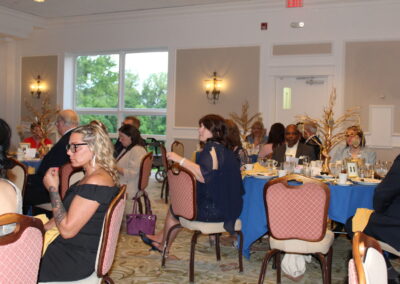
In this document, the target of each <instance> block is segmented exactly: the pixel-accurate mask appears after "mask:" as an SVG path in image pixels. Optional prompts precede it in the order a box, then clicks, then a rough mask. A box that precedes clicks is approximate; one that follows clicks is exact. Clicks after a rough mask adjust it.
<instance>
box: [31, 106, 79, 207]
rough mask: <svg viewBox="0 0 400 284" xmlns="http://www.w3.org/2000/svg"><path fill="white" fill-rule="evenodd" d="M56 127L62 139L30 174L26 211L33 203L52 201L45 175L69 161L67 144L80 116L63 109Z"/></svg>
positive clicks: (58, 116)
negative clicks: (35, 170) (34, 172)
mask: <svg viewBox="0 0 400 284" xmlns="http://www.w3.org/2000/svg"><path fill="white" fill-rule="evenodd" d="M55 124H56V127H57V131H58V133H59V134H60V135H61V136H62V137H61V138H60V140H58V142H57V143H56V144H55V145H54V146H53V147H52V148H51V150H50V151H49V152H48V153H47V154H46V155H45V156H44V157H43V160H42V162H41V164H40V167H39V169H38V170H37V172H36V174H34V175H30V176H28V183H27V186H26V192H25V195H24V213H25V214H26V213H27V210H28V209H29V207H30V206H31V205H37V204H42V203H46V202H50V197H49V193H48V191H47V190H46V188H45V187H44V185H43V177H44V175H45V174H46V172H47V170H48V169H49V168H51V167H60V166H62V165H64V164H65V163H67V162H69V156H68V155H67V150H66V147H67V144H68V143H69V136H70V134H71V130H72V129H74V128H75V127H77V126H78V124H79V116H78V114H77V113H76V112H75V111H73V110H69V109H67V110H62V111H60V113H59V114H58V115H57V119H56V123H55Z"/></svg>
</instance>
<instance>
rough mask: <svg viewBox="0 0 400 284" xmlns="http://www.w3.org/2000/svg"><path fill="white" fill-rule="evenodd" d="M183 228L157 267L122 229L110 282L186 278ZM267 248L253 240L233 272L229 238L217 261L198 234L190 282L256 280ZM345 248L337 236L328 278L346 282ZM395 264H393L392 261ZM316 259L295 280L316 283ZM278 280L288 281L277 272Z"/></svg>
mask: <svg viewBox="0 0 400 284" xmlns="http://www.w3.org/2000/svg"><path fill="white" fill-rule="evenodd" d="M160 188H161V184H159V183H157V182H156V181H155V180H154V179H152V181H151V183H150V185H149V188H148V193H149V195H150V198H151V201H152V209H153V213H154V212H155V213H156V214H157V216H158V220H157V231H158V230H159V229H160V228H162V226H163V223H164V218H165V214H166V211H167V205H166V204H165V203H164V202H163V201H162V200H161V199H160ZM190 238H191V233H190V232H189V231H185V230H184V231H181V233H180V234H179V235H178V237H177V239H176V241H175V242H174V244H173V246H172V250H171V254H172V255H174V256H176V257H177V258H178V259H168V260H167V262H166V267H165V268H161V257H160V254H159V253H157V252H153V251H149V247H148V246H146V245H145V244H143V243H142V241H141V240H140V237H137V236H130V235H127V234H126V230H125V228H122V230H121V234H120V239H119V243H118V247H117V252H116V256H115V261H114V264H113V267H112V269H111V277H112V279H113V280H114V282H115V283H135V284H136V283H137V284H141V283H153V284H156V283H157V284H158V283H189V276H188V268H189V252H190ZM267 248H268V243H267V240H266V239H262V241H260V242H256V243H255V244H253V246H252V255H251V258H250V260H247V259H245V258H244V259H243V264H244V272H243V273H239V270H238V257H237V252H236V250H235V249H234V248H233V247H232V240H231V239H230V238H229V237H228V236H226V237H225V238H224V240H223V244H222V246H221V261H220V262H217V261H216V257H215V249H214V248H213V247H210V242H209V239H208V237H207V236H201V237H199V239H198V243H197V246H196V254H195V282H196V283H243V284H244V283H257V281H258V276H259V272H260V268H261V261H262V259H263V257H264V255H265V251H266V249H267ZM350 249H351V244H350V242H349V241H348V240H347V239H346V237H344V236H340V237H339V238H337V239H336V240H335V242H334V246H333V251H334V254H333V264H332V283H347V261H348V255H349V252H350ZM395 266H396V268H398V267H399V265H398V263H397V262H396V263H395ZM321 279H322V277H321V269H320V265H319V262H318V261H317V260H316V259H313V260H312V262H311V263H308V264H307V271H306V273H305V275H304V277H303V278H302V279H301V280H300V281H299V282H297V283H322V280H321ZM275 280H276V274H275V271H274V270H273V269H272V268H271V264H270V265H269V267H268V269H267V274H266V277H265V281H264V283H276V281H275ZM282 283H294V282H293V281H292V280H290V279H288V278H285V277H282Z"/></svg>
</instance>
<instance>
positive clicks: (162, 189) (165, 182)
mask: <svg viewBox="0 0 400 284" xmlns="http://www.w3.org/2000/svg"><path fill="white" fill-rule="evenodd" d="M166 184H167V178H164V180H163V182H162V185H161V195H160V198H161V199H163V196H164V190H165V185H166Z"/></svg>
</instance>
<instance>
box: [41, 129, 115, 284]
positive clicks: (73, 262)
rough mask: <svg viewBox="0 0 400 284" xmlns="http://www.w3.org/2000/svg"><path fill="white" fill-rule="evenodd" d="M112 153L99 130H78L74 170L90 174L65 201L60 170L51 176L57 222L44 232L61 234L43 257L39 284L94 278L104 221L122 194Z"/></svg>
mask: <svg viewBox="0 0 400 284" xmlns="http://www.w3.org/2000/svg"><path fill="white" fill-rule="evenodd" d="M113 149H114V148H113V146H112V144H111V141H110V139H109V137H108V135H107V134H106V132H105V131H104V130H103V129H102V128H101V127H100V126H97V125H84V126H80V127H78V128H75V129H74V130H73V132H72V134H71V137H70V139H69V144H68V145H67V149H66V151H67V154H68V155H69V157H70V160H71V164H72V166H74V167H82V168H83V169H84V172H85V175H84V177H83V178H82V180H80V181H79V182H78V183H76V184H74V185H72V186H71V187H70V188H69V190H68V191H67V194H66V196H65V198H64V200H63V201H62V200H61V197H60V195H59V193H58V186H59V177H58V168H50V169H49V170H48V171H47V173H46V175H45V177H44V179H43V183H44V185H45V187H46V189H47V190H48V191H49V193H50V199H51V204H52V207H53V208H52V211H53V216H54V217H53V218H52V219H51V220H50V221H49V222H48V223H46V224H45V229H46V230H49V229H51V228H53V227H54V226H57V228H58V230H59V232H60V235H59V236H58V237H57V238H56V239H55V240H54V241H53V242H52V243H51V244H50V245H49V246H48V248H47V250H46V252H45V254H44V256H43V258H42V262H41V265H40V271H39V282H51V281H75V280H80V279H83V278H86V277H87V276H89V275H91V274H92V273H93V271H94V267H95V261H96V254H97V247H98V244H99V240H100V234H101V230H102V224H103V220H104V216H105V213H106V211H107V209H108V206H109V204H110V202H111V201H112V199H113V198H114V197H115V196H116V195H117V194H118V191H119V189H118V183H119V182H118V172H117V168H116V162H115V159H114V157H113Z"/></svg>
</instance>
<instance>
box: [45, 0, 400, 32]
mask: <svg viewBox="0 0 400 284" xmlns="http://www.w3.org/2000/svg"><path fill="white" fill-rule="evenodd" d="M391 3H394V4H399V1H398V0H307V2H306V3H305V6H304V7H303V8H286V7H285V1H283V0H270V1H266V0H250V1H244V2H233V3H222V4H206V5H199V6H189V7H171V8H160V9H150V10H141V11H127V12H116V13H107V14H97V15H89V16H72V17H64V18H54V19H48V20H47V23H48V24H49V25H55V26H63V25H71V24H82V23H96V22H113V23H118V22H125V21H132V20H148V19H149V18H150V19H151V18H157V19H158V20H161V19H162V18H163V17H171V16H190V15H194V14H203V13H215V14H222V13H227V12H240V13H246V12H254V11H262V10H265V11H266V12H270V11H272V10H283V9H306V8H316V7H319V8H322V7H327V8H328V7H332V6H348V5H351V6H357V5H363V6H365V5H369V4H371V5H373V4H391Z"/></svg>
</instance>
